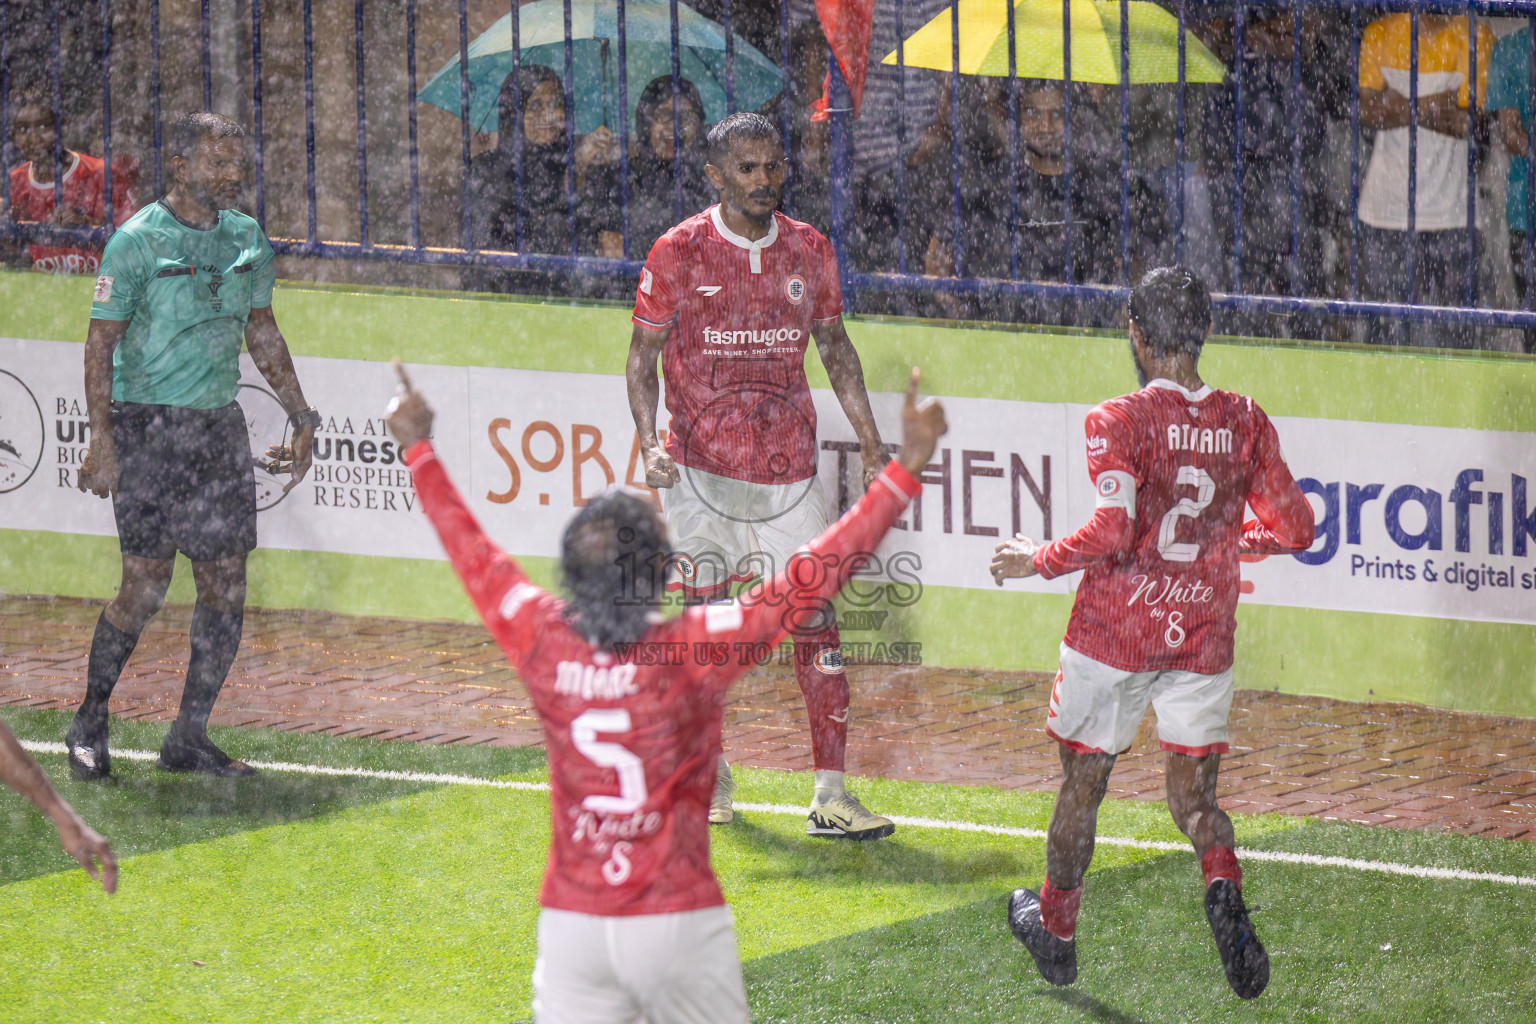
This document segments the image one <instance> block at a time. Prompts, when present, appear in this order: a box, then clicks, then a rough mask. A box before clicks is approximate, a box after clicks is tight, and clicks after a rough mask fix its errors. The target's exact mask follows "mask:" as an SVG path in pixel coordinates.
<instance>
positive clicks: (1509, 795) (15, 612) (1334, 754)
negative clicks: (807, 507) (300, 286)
mask: <svg viewBox="0 0 1536 1024" xmlns="http://www.w3.org/2000/svg"><path fill="white" fill-rule="evenodd" d="M100 608H101V603H100V602H97V601H84V600H75V599H66V598H57V599H48V598H34V599H28V598H23V597H0V704H10V705H25V706H34V707H57V708H64V707H70V706H73V705H75V704H77V703H78V702H79V700H80V698H81V696H82V695H83V693H84V690H85V681H84V679H85V671H86V654H87V651H88V649H89V644H90V637H91V631H92V629H93V628H94V626H95V621H96V617H97V615H98V614H99V612H100ZM190 618H191V612H190V609H189V608H185V607H182V608H168V609H167V610H166V611H165V612H164V613H163V614H162V615H161V616H160V617H159V618H158V619H156V620H155V622H154V623H152V624H151V625H150V627H149V628H148V629H147V630H146V631H145V634H144V638H143V640H142V641H141V643H140V645H139V649H138V650H137V651H136V652H135V653H134V656H133V659H132V660H131V661H130V662H129V666H128V670H127V672H126V673H125V674H124V677H123V680H122V681H121V683H120V684H119V685H118V688H117V690H116V692H115V693H114V694H113V710H114V712H115V713H116V714H118V715H119V716H121V717H125V718H142V719H150V720H168V719H170V718H173V717H174V716H175V708H176V702H177V700H178V699H179V697H180V693H181V684H182V677H183V674H184V672H185V670H186V657H187V640H186V631H187V626H188V623H189V621H190ZM849 679H850V682H851V684H852V687H853V693H854V707H853V714H852V718H851V719H850V724H849V730H850V736H849V745H848V746H849V765H848V767H849V770H850V771H852V772H855V773H859V774H866V775H881V776H888V777H893V778H909V779H918V780H922V781H928V782H949V783H969V784H985V785H1001V786H1005V787H1010V788H1022V789H1037V790H1040V789H1044V790H1049V789H1054V787H1055V785H1056V783H1057V781H1058V779H1059V769H1058V765H1057V761H1056V746H1055V744H1054V743H1053V742H1052V741H1051V740H1050V739H1048V738H1047V737H1046V735H1045V732H1044V723H1045V706H1046V702H1047V700H1048V698H1049V693H1050V678H1049V677H1048V676H1046V675H1042V674H1039V673H1027V672H990V671H979V670H978V671H973V670H958V669H944V668H928V667H923V668H902V669H883V668H873V667H864V668H855V669H851V670H850V671H849ZM804 715H805V712H804V710H803V707H802V704H801V700H800V693H799V690H798V688H797V687H796V685H795V680H794V674H793V672H792V671H791V670H790V669H789V668H788V667H787V666H779V665H771V666H767V667H764V668H759V669H756V670H754V671H753V672H751V673H749V674H748V675H747V676H746V677H744V678H743V680H742V681H741V682H739V683H738V684H737V685H736V686H735V687H734V688H733V689H732V691H731V694H730V704H729V708H728V712H727V715H726V729H725V734H726V749H727V750H728V751H729V752H730V756H731V759H732V760H733V761H739V762H741V763H743V764H747V765H753V766H758V767H764V768H785V769H806V768H809V767H810V743H809V738H808V736H807V730H806V726H805V717H804ZM214 723H215V724H219V725H237V726H266V727H270V728H276V729H285V730H294V731H301V732H328V733H331V734H332V735H337V736H366V737H374V738H379V739H398V740H411V741H418V742H425V743H444V744H446V743H465V744H472V743H491V744H499V745H514V746H520V745H524V744H531V743H537V742H538V741H539V729H538V723H537V721H536V719H535V718H534V715H533V712H532V709H531V707H530V705H529V701H528V696H527V693H526V691H524V689H523V688H522V686H521V684H520V683H519V682H518V680H517V677H516V675H515V674H514V673H513V672H512V670H511V669H510V668H509V667H508V666H507V664H506V661H505V660H504V659H503V657H502V655H501V653H500V651H498V650H497V649H496V647H495V646H494V645H493V644H492V643H491V642H490V641H489V639H488V638H487V637H486V635H485V633H484V631H483V630H482V629H480V628H479V627H478V626H467V625H462V624H458V623H449V622H414V621H402V620H395V619H371V618H353V617H348V616H342V615H333V614H329V613H322V612H284V611H261V610H252V611H250V612H248V614H247V616H246V628H245V642H244V643H243V645H242V646H241V649H240V656H239V658H238V659H237V660H236V662H235V667H234V669H233V671H232V672H231V673H230V677H229V681H228V682H227V683H226V685H225V687H224V691H223V693H222V695H221V696H220V698H219V704H218V708H217V710H216V712H215V714H214ZM1161 766H1162V758H1161V755H1160V754H1159V752H1158V751H1157V745H1156V739H1155V736H1154V734H1153V732H1152V728H1151V716H1148V719H1147V720H1146V721H1145V722H1143V724H1142V730H1141V733H1140V735H1138V736H1137V739H1136V743H1135V745H1134V746H1133V747H1132V749H1131V751H1130V752H1129V753H1128V754H1126V755H1125V756H1123V757H1121V758H1120V760H1119V762H1118V764H1117V765H1116V768H1115V771H1114V774H1113V776H1112V777H1111V780H1110V792H1111V795H1113V796H1118V797H1128V798H1135V799H1146V800H1156V799H1159V798H1160V797H1161V795H1162V785H1163V779H1162V771H1161ZM1221 795H1222V803H1223V805H1224V806H1225V807H1227V808H1228V809H1229V810H1234V811H1248V812H1256V811H1282V812H1285V813H1288V814H1307V815H1316V816H1318V817H1323V818H1339V819H1345V820H1349V821H1357V822H1364V823H1368V824H1373V825H1383V826H1388V827H1395V828H1440V829H1451V830H1454V831H1457V832H1463V833H1468V834H1481V835H1490V836H1500V837H1505V838H1510V839H1515V838H1523V839H1531V840H1536V719H1524V718H1500V717H1496V716H1491V715H1470V714H1462V713H1458V712H1451V711H1440V710H1436V709H1432V708H1423V707H1419V706H1417V705H1410V704H1353V703H1347V702H1343V701H1334V700H1328V699H1325V698H1319V697H1295V696H1289V695H1281V694H1276V693H1268V692H1263V691H1255V690H1239V691H1238V693H1237V696H1236V699H1235V701H1234V704H1233V709H1232V750H1231V752H1230V753H1229V754H1228V756H1227V757H1226V758H1225V760H1224V763H1223V766H1222V789H1221Z"/></svg>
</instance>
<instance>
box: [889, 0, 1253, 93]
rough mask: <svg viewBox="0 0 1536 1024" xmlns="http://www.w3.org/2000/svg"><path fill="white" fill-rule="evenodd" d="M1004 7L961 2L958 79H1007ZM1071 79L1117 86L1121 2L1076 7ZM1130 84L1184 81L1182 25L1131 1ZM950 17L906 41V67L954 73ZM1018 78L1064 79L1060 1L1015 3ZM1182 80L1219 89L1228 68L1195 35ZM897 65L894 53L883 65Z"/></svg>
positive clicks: (1097, 0) (990, 0) (1078, 2)
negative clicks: (973, 76) (1180, 40)
mask: <svg viewBox="0 0 1536 1024" xmlns="http://www.w3.org/2000/svg"><path fill="white" fill-rule="evenodd" d="M1005 4H1006V0H959V8H960V73H961V74H963V75H992V76H996V77H1002V78H1006V77H1007V75H1008V8H1007V7H1006V6H1005ZM1071 4H1072V80H1073V81H1074V82H1106V83H1118V82H1119V81H1120V3H1119V0H1071ZM1128 7H1129V10H1130V15H1131V28H1130V47H1131V81H1132V83H1138V84H1139V83H1145V82H1177V81H1178V80H1179V22H1178V19H1177V18H1176V17H1174V16H1173V15H1172V14H1169V13H1168V12H1167V11H1165V10H1163V9H1162V8H1161V7H1159V6H1158V5H1157V4H1154V3H1149V2H1146V0H1130V3H1129V4H1128ZM951 16H952V15H951V10H950V9H948V8H946V9H945V10H944V12H943V13H942V14H940V15H939V16H938V17H936V18H934V19H933V20H932V21H930V22H929V23H928V24H926V25H924V26H923V27H922V28H920V29H918V30H917V31H916V32H915V33H913V35H912V36H911V37H910V38H909V39H907V41H906V46H905V51H906V52H905V54H904V57H905V58H906V64H907V66H908V67H914V68H932V69H934V70H936V71H949V70H951V69H952V68H953V67H954V51H953V47H952V39H953V37H952V35H951V34H950V28H951V24H950V22H951ZM1013 18H1014V39H1015V40H1016V41H1017V42H1016V47H1015V52H1014V68H1015V72H1014V73H1015V75H1016V77H1018V78H1053V79H1061V78H1063V77H1065V76H1064V74H1063V70H1062V32H1061V21H1062V0H1017V2H1016V3H1015V4H1014V15H1013ZM1184 40H1185V42H1184V60H1185V65H1184V80H1185V81H1187V82H1220V81H1221V80H1222V79H1223V77H1224V76H1225V75H1226V70H1227V69H1226V68H1225V67H1224V66H1223V65H1222V63H1221V61H1220V60H1218V59H1217V58H1216V55H1215V54H1214V53H1212V52H1211V51H1210V50H1208V49H1206V48H1205V46H1204V44H1202V43H1201V42H1200V41H1199V40H1198V39H1196V38H1195V37H1194V34H1193V33H1189V32H1186V33H1185V36H1184ZM881 63H882V64H895V63H896V52H895V51H894V50H893V51H891V53H890V55H889V56H887V57H886V58H885V60H883V61H881Z"/></svg>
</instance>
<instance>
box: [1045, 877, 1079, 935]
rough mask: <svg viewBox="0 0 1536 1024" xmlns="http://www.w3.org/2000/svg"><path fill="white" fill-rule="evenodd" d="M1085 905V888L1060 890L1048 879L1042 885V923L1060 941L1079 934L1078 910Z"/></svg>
mask: <svg viewBox="0 0 1536 1024" xmlns="http://www.w3.org/2000/svg"><path fill="white" fill-rule="evenodd" d="M1082 903H1083V887H1082V886H1078V887H1077V888H1076V889H1058V888H1056V887H1055V886H1054V885H1052V884H1051V880H1050V879H1049V878H1047V879H1046V880H1045V881H1044V882H1042V883H1041V884H1040V923H1041V924H1043V925H1045V930H1046V931H1048V932H1050V933H1051V934H1052V935H1054V936H1056V937H1057V938H1058V939H1070V938H1071V937H1072V936H1073V935H1075V934H1076V933H1077V910H1078V907H1080V906H1082Z"/></svg>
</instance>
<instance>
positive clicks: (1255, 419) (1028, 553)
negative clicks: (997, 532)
mask: <svg viewBox="0 0 1536 1024" xmlns="http://www.w3.org/2000/svg"><path fill="white" fill-rule="evenodd" d="M1210 331H1211V299H1210V295H1209V293H1208V292H1207V291H1206V289H1205V285H1204V284H1203V283H1202V282H1201V281H1200V279H1199V278H1198V277H1196V276H1195V275H1194V274H1192V273H1190V272H1189V271H1188V270H1186V269H1184V268H1183V267H1160V268H1158V269H1156V270H1153V271H1150V272H1149V273H1148V274H1147V275H1146V276H1145V277H1143V278H1142V279H1141V281H1140V282H1139V283H1138V284H1137V286H1136V288H1135V289H1134V290H1133V291H1132V292H1131V300H1130V336H1131V351H1132V356H1133V357H1134V359H1135V362H1136V372H1137V377H1138V379H1139V380H1140V382H1141V384H1142V389H1141V390H1140V391H1137V392H1135V393H1133V394H1129V395H1123V396H1121V397H1119V398H1113V399H1110V400H1109V401H1108V402H1105V403H1103V404H1102V405H1099V406H1097V407H1095V408H1094V410H1093V411H1092V412H1090V413H1089V414H1088V418H1087V422H1086V432H1087V435H1088V472H1089V474H1090V476H1091V477H1092V479H1093V482H1094V485H1095V488H1096V489H1097V491H1098V500H1097V507H1096V508H1095V510H1094V514H1093V518H1092V519H1091V520H1089V522H1088V524H1087V525H1086V526H1084V527H1083V528H1082V529H1081V530H1078V531H1077V532H1076V533H1074V534H1072V536H1070V537H1065V538H1062V539H1061V540H1057V541H1054V542H1052V543H1050V544H1046V545H1044V546H1037V545H1036V544H1035V543H1034V542H1033V541H1031V540H1029V539H1028V538H1025V537H1022V536H1020V537H1017V538H1015V539H1014V540H1013V541H1010V542H1007V543H1004V544H999V545H998V548H997V554H996V555H995V557H994V558H993V560H992V574H993V576H994V578H995V579H996V580H997V582H998V585H999V586H1001V585H1002V582H1003V580H1004V579H1007V578H1009V577H1015V576H1033V575H1035V574H1036V573H1039V574H1040V575H1041V576H1043V577H1045V578H1046V579H1052V578H1054V577H1056V576H1060V575H1062V574H1064V573H1069V572H1075V571H1077V570H1078V569H1082V570H1084V573H1083V580H1082V583H1081V585H1080V586H1079V587H1078V591H1077V599H1076V601H1075V603H1074V604H1073V606H1072V618H1071V620H1070V622H1069V623H1068V626H1067V635H1066V639H1065V640H1064V641H1063V643H1062V645H1061V670H1060V671H1059V672H1058V673H1057V675H1056V684H1055V686H1054V687H1053V688H1052V690H1051V704H1050V711H1049V713H1048V715H1047V719H1046V721H1047V724H1046V732H1048V733H1049V734H1050V735H1051V736H1052V737H1053V738H1054V739H1056V741H1057V742H1058V743H1059V744H1060V745H1061V748H1060V749H1061V763H1062V768H1063V770H1064V773H1065V776H1066V777H1065V779H1064V780H1063V781H1062V784H1061V791H1060V793H1059V794H1058V795H1057V799H1056V810H1055V813H1054V814H1053V815H1052V817H1051V828H1050V838H1049V840H1048V841H1047V847H1046V878H1045V882H1044V883H1043V884H1042V885H1041V887H1040V892H1039V894H1036V893H1034V892H1031V891H1030V890H1028V889H1020V890H1018V891H1017V892H1015V893H1014V894H1013V897H1012V898H1011V899H1010V901H1009V905H1008V918H1009V924H1010V926H1011V927H1012V929H1013V932H1014V934H1015V935H1016V936H1017V937H1018V938H1019V940H1020V941H1021V942H1023V943H1024V945H1025V946H1026V947H1027V948H1028V949H1029V951H1030V953H1031V954H1032V955H1033V956H1034V959H1035V964H1036V966H1037V967H1038V968H1039V969H1040V973H1041V974H1042V975H1043V976H1044V977H1045V978H1046V980H1047V981H1050V982H1052V983H1053V984H1057V985H1068V984H1071V983H1072V982H1073V981H1074V980H1075V979H1076V977H1077V946H1076V942H1075V941H1074V939H1073V935H1074V931H1075V928H1076V924H1077V911H1078V904H1079V901H1080V900H1081V898H1082V888H1081V886H1082V883H1083V875H1084V874H1085V873H1086V872H1087V870H1088V864H1089V862H1090V861H1091V860H1092V859H1093V837H1094V828H1095V823H1096V820H1097V814H1098V807H1099V803H1100V801H1102V800H1103V799H1104V793H1105V790H1106V787H1107V786H1108V783H1109V773H1110V769H1111V768H1113V767H1114V764H1115V757H1116V755H1118V754H1120V753H1122V752H1124V751H1125V750H1126V749H1127V748H1128V747H1129V746H1130V745H1131V741H1132V740H1133V739H1134V738H1135V736H1136V728H1137V725H1138V724H1139V723H1140V721H1141V718H1142V715H1143V714H1145V713H1146V710H1147V704H1148V703H1149V702H1150V703H1151V704H1152V706H1153V708H1154V709H1155V710H1156V711H1157V729H1158V736H1159V739H1160V740H1161V745H1162V748H1163V750H1165V751H1166V752H1167V780H1166V785H1167V790H1168V810H1169V812H1170V813H1171V814H1172V815H1173V819H1174V821H1175V823H1177V824H1178V826H1179V830H1180V831H1182V832H1183V833H1184V834H1185V835H1186V836H1188V837H1189V840H1190V842H1191V843H1193V844H1194V848H1195V853H1196V855H1197V856H1198V857H1199V859H1200V868H1201V871H1202V872H1203V874H1204V875H1205V882H1206V894H1205V908H1206V917H1207V919H1208V920H1209V921H1210V924H1211V930H1212V932H1213V933H1214V934H1215V937H1216V945H1217V948H1218V949H1219V950H1220V952H1221V962H1222V966H1223V967H1224V968H1225V969H1226V973H1227V981H1228V982H1229V983H1230V984H1231V986H1232V989H1233V991H1235V992H1236V993H1237V994H1238V995H1239V996H1242V997H1243V998H1245V999H1252V998H1253V997H1255V996H1257V995H1258V994H1259V993H1260V992H1262V991H1263V990H1264V986H1265V985H1266V984H1267V983H1268V981H1269V957H1268V954H1266V953H1265V952H1264V947H1263V945H1262V944H1261V943H1260V942H1259V940H1258V937H1257V936H1256V935H1255V934H1254V931H1253V926H1252V924H1251V923H1250V921H1249V919H1248V912H1247V910H1246V909H1245V907H1244V905H1243V897H1242V892H1241V886H1242V879H1243V873H1242V870H1241V869H1240V868H1239V867H1238V864H1237V856H1236V854H1235V853H1234V852H1233V851H1234V846H1235V843H1234V841H1233V837H1232V822H1231V820H1230V819H1229V818H1228V817H1227V815H1226V813H1225V812H1224V811H1222V809H1221V808H1220V807H1219V806H1218V805H1217V803H1216V775H1217V771H1218V769H1219V767H1220V763H1221V755H1222V753H1223V752H1225V751H1226V749H1227V713H1228V711H1229V709H1230V708H1231V706H1232V634H1233V632H1234V630H1236V628H1237V620H1236V618H1235V615H1234V611H1235V609H1236V608H1237V594H1238V584H1239V579H1238V558H1239V556H1240V555H1264V554H1279V553H1284V552H1295V551H1302V550H1305V549H1306V548H1307V547H1309V546H1310V545H1311V544H1312V540H1313V515H1312V507H1311V506H1310V505H1309V504H1308V503H1307V499H1306V496H1305V495H1304V494H1303V493H1302V491H1301V488H1300V487H1298V486H1297V484H1296V481H1295V480H1294V479H1292V477H1291V471H1290V470H1289V469H1288V468H1287V467H1286V464H1285V459H1284V458H1283V457H1282V456H1281V453H1280V440H1279V438H1278V437H1277V436H1276V434H1275V428H1274V425H1273V424H1271V423H1270V421H1269V417H1268V416H1266V415H1264V410H1262V409H1260V408H1259V406H1258V403H1256V402H1255V401H1254V400H1253V399H1251V398H1247V397H1245V396H1243V395H1237V394H1233V393H1231V392H1228V391H1217V390H1216V389H1214V388H1212V387H1210V386H1209V385H1207V384H1205V383H1204V382H1202V381H1201V379H1200V375H1199V373H1198V371H1197V366H1198V363H1199V359H1200V350H1201V347H1202V346H1203V345H1204V343H1205V339H1206V338H1207V337H1208V336H1209V335H1210ZM1245 505H1247V506H1250V507H1252V509H1253V511H1254V514H1255V515H1256V516H1257V519H1255V520H1248V521H1246V522H1245V521H1244V520H1243V508H1244V506H1245Z"/></svg>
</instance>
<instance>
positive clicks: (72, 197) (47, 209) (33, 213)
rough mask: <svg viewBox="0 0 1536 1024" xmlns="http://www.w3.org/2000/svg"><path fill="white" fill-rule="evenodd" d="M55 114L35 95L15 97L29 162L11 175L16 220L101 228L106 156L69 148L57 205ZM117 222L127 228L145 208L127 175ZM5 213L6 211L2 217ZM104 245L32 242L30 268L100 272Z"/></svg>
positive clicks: (17, 129)
mask: <svg viewBox="0 0 1536 1024" xmlns="http://www.w3.org/2000/svg"><path fill="white" fill-rule="evenodd" d="M54 135H55V129H54V123H53V112H52V110H51V109H50V107H49V106H48V104H47V103H46V102H45V101H44V99H43V97H42V96H41V95H40V94H38V93H35V92H30V91H29V92H17V93H13V94H12V97H11V141H12V142H14V143H15V145H16V148H17V149H18V150H20V151H21V155H22V156H24V157H26V158H27V162H26V163H24V164H22V165H21V166H19V167H17V168H15V169H13V170H12V171H11V208H10V217H11V219H12V220H13V221H16V222H17V223H24V222H28V221H30V222H35V223H48V224H52V225H54V226H55V227H69V228H73V227H100V226H102V225H103V224H105V223H106V222H107V206H106V194H107V174H106V164H105V163H104V162H103V161H102V159H101V157H98V156H90V155H89V154H86V153H77V152H75V151H74V150H72V149H66V150H64V175H63V177H62V178H61V179H60V182H61V183H62V191H63V195H64V202H63V205H61V206H59V207H58V208H57V209H56V208H55V207H54V194H53V142H54ZM113 185H114V188H113V196H112V220H113V224H114V225H119V224H122V223H123V222H124V221H126V220H127V219H128V218H129V217H130V216H132V215H133V212H134V211H135V210H137V209H138V208H139V203H138V199H137V198H136V197H135V196H134V194H133V191H132V189H131V188H129V187H126V186H127V183H125V182H124V181H123V179H122V178H121V177H118V178H116V180H115V181H114V182H113ZM3 213H4V211H3V210H0V215H3ZM101 249H102V247H101V246H99V245H89V244H83V243H81V244H66V245H49V244H46V243H44V242H32V243H30V244H28V245H27V247H26V256H27V264H28V265H29V266H30V267H31V268H32V269H33V270H36V271H39V272H41V273H44V274H94V273H96V271H97V270H98V269H99V268H100V266H101Z"/></svg>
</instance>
